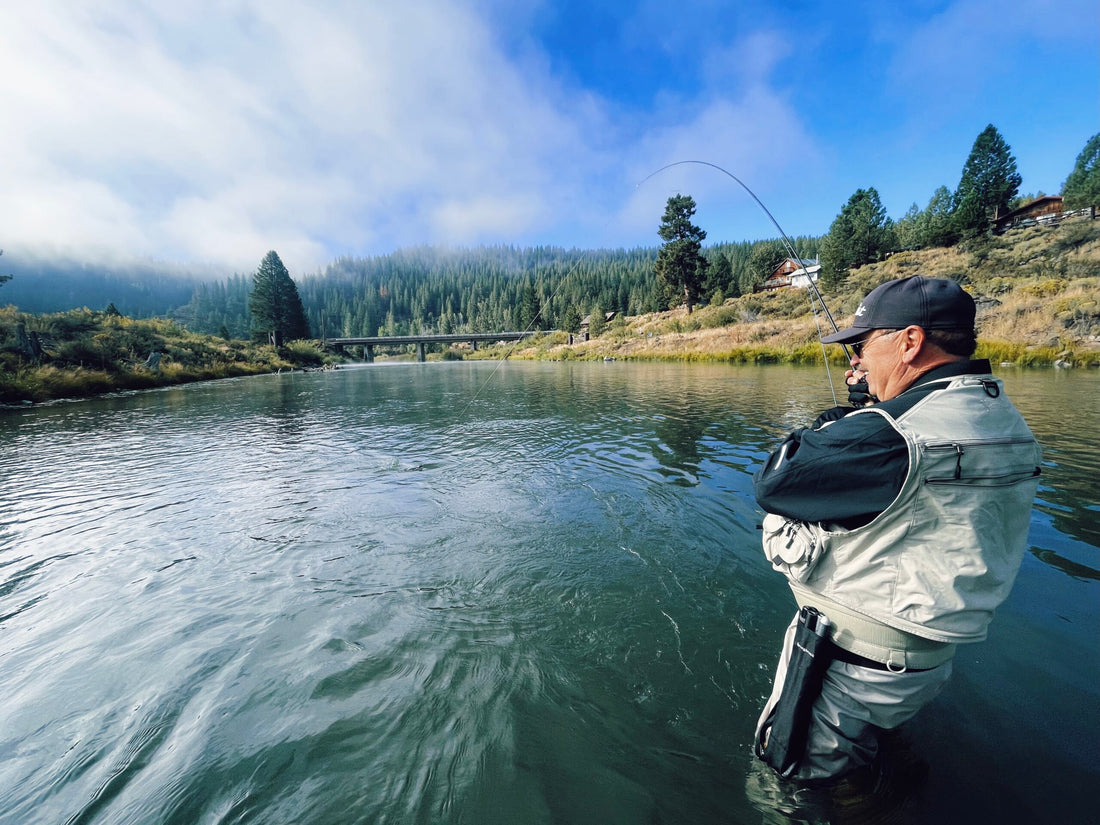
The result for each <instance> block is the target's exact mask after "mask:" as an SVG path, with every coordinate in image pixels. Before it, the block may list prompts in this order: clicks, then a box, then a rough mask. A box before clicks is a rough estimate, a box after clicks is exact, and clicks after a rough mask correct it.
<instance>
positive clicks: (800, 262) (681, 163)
mask: <svg viewBox="0 0 1100 825" xmlns="http://www.w3.org/2000/svg"><path fill="white" fill-rule="evenodd" d="M686 164H696V165H699V166H709V167H710V168H711V169H717V170H718V171H719V172H721V173H722V174H723V175H726V176H727V177H729V178H732V179H733V180H734V181H735V182H736V183H737V184H738V185H740V187H741V188H742V189H744V190H745V191H746V192H748V193H749V196H750V197H751V198H752V199H753V200H754V201H756V205H757V206H759V207H760V208H761V209H762V210H764V214H765V215H767V216H768V218H769V219H770V220H771V222H772V224H773V225H774V226H775V228H776V230H777V231H778V232H779V234H780V236H781V237H782V239H783V245H784V246H785V247H786V248H787V252H788V253H789V254H790V256H791V257H792V258H794V259H795V260H796V261H798V265H799V266H800V267H801V268H802V272H803V273H805V275H806V280H807V282H808V283H809V285H810V309H811V310H812V311H813V314H814V322H815V323H816V324H817V338H818V340H819V341H821V338H822V335H821V324H820V323H819V322H818V318H817V308H816V307H815V306H814V296H815V295H816V296H817V300H818V301H820V302H821V308H822V309H823V310H824V311H825V317H826V318H828V319H829V323H830V324H831V325H832V327H833V332H840V328H839V327H838V326H837V325H836V321H835V320H833V314H832V313H831V312H829V307H828V305H827V304H826V303H825V298H824V296H822V294H821V290H819V289H818V288H817V284H816V283H815V282H814V279H813V276H811V275H810V272H809V270H808V269H807V268H806V264H805V262H804V261H803V260H802V256H800V255H799V254H798V252H796V251H795V248H794V244H793V243H791V239H790V238H789V237H787V233H786V232H784V231H783V227H782V226H780V225H779V221H777V220H776V219H775V216H774V215H773V214H772V213H771V211H770V210H769V209H768V207H766V206H764V202H763V201H762V200H760V198H758V197H756V193H755V192H753V191H752V190H751V189H749V187H748V186H747V185H746V184H745V182H744V181H743V180H741V178H739V177H737V175H735V174H733V173H732V172H730V171H729V170H727V169H723V168H722V167H721V166H719V165H718V164H717V163H711V162H710V161H708V160H678V161H675V162H673V163H669V164H666V165H665V166H662V167H661V168H660V169H658V170H656V171H655V172H651V173H650V174H648V175H646V176H645V177H644V178H642V180H641V181H639V182H638V184H637V186H635V187H634V188H635V189H637V188H638V187H639V186H641V185H642V184H643V183H645V182H646V181H647V180H649V179H650V178H652V177H654V176H655V175H659V174H660V173H661V172H664V171H665V170H666V169H671V168H672V167H674V166H684V165H686ZM841 347H843V349H844V355H845V356H846V357H847V358H848V360H851V354H850V353H849V352H848V345H847V344H841ZM821 355H822V357H823V358H824V359H825V373H826V375H827V376H828V380H829V390H830V392H832V394H833V404H834V405H835V404H836V403H837V401H836V388H835V387H834V386H833V374H832V370H831V369H830V368H829V358H828V356H827V354H826V352H825V342H824V341H821Z"/></svg>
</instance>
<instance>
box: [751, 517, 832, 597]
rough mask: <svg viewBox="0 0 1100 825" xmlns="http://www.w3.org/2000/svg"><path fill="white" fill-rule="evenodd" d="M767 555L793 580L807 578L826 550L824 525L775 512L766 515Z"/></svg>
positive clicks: (777, 567)
mask: <svg viewBox="0 0 1100 825" xmlns="http://www.w3.org/2000/svg"><path fill="white" fill-rule="evenodd" d="M763 529H764V541H763V543H764V555H765V556H766V557H767V559H768V561H769V562H771V565H772V567H774V568H775V569H776V570H778V571H779V572H780V573H782V574H783V575H784V576H786V577H787V578H788V579H789V580H790V581H795V582H804V581H806V580H807V579H808V578H809V577H810V574H811V573H812V572H813V569H814V567H816V566H817V563H818V561H819V560H820V559H821V554H822V552H823V551H824V543H823V541H822V535H821V529H820V528H819V527H817V526H816V525H813V524H810V523H808V522H805V521H795V520H793V519H788V518H784V517H783V516H779V515H776V514H775V513H768V514H767V515H766V516H764V524H763Z"/></svg>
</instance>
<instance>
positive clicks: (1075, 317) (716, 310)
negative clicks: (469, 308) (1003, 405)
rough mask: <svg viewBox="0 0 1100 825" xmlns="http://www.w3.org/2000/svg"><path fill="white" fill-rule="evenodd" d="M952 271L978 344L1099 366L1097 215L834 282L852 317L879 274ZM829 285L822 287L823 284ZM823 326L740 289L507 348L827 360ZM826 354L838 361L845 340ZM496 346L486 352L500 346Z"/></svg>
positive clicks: (1003, 355) (900, 259)
mask: <svg viewBox="0 0 1100 825" xmlns="http://www.w3.org/2000/svg"><path fill="white" fill-rule="evenodd" d="M918 274H921V275H928V276H932V277H941V278H952V279H954V280H956V281H959V282H960V283H961V284H963V286H964V287H965V288H966V289H967V290H968V291H969V292H970V293H971V294H972V295H973V296H974V298H975V300H976V301H977V303H978V332H979V347H978V355H979V356H980V357H985V358H989V359H990V360H992V361H993V362H994V363H1002V362H1008V363H1013V364H1018V365H1021V366H1044V365H1053V364H1055V363H1060V364H1063V365H1073V366H1092V367H1095V366H1100V221H1089V220H1078V221H1070V222H1066V223H1063V224H1061V225H1058V226H1055V227H1049V228H1048V227H1030V228H1028V229H1024V230H1018V231H1014V232H1010V233H1007V234H1005V235H1003V236H1000V237H994V238H986V239H980V240H978V241H973V242H970V243H968V244H961V245H959V246H956V247H951V248H942V249H928V250H920V251H913V252H900V253H897V254H895V255H892V256H891V257H890V258H888V259H887V260H885V261H882V262H880V263H876V264H871V265H869V266H865V267H862V268H860V269H858V270H854V271H853V272H852V273H851V274H850V275H849V277H848V278H847V280H846V281H845V282H844V284H843V286H842V288H841V289H840V290H838V291H835V292H831V293H830V292H827V293H826V295H825V298H826V301H827V302H828V304H829V309H830V310H831V311H832V313H833V315H834V317H835V319H836V322H837V324H838V325H840V326H845V325H847V323H848V322H849V321H850V320H851V319H852V314H853V313H854V312H855V310H856V308H857V307H858V306H859V301H860V298H861V297H862V296H863V295H865V294H866V293H867V292H869V291H870V290H871V289H873V288H874V287H875V286H877V285H878V284H880V283H882V282H883V281H887V280H890V279H892V278H899V277H905V276H910V275H918ZM823 291H824V289H823ZM819 327H820V329H821V334H826V333H827V332H831V331H832V330H831V327H830V326H829V322H828V320H827V319H826V318H825V317H824V315H822V314H821V313H820V312H819V313H818V316H817V317H816V318H815V316H814V314H813V313H812V311H811V307H810V300H809V295H808V293H807V292H806V291H805V290H799V289H787V290H780V291H777V292H772V293H767V294H764V293H760V294H755V295H745V296H742V297H740V298H735V299H729V300H726V301H725V302H724V303H723V304H722V305H720V306H706V307H700V308H697V309H696V310H695V312H693V313H692V314H691V315H688V314H687V312H686V311H685V310H684V309H683V308H680V309H676V310H671V311H669V312H662V313H655V314H652V315H642V316H637V317H629V318H619V319H616V320H615V321H613V322H612V323H611V324H610V325H609V326H608V328H607V329H606V330H605V331H604V332H603V333H602V334H601V335H600V336H599V337H597V338H594V339H592V340H591V341H588V342H584V343H575V344H572V345H570V344H568V343H567V336H566V335H565V334H564V333H551V334H547V335H543V336H540V337H539V338H537V339H534V340H531V341H529V342H525V343H524V344H523V345H521V346H519V347H513V348H512V349H511V351H510V355H509V357H512V358H534V359H550V360H568V359H588V360H600V359H605V358H617V359H628V360H629V359H637V360H643V359H647V360H670V361H724V362H731V363H821V361H822V360H823V356H822V347H821V345H820V344H819V343H818V333H819ZM828 349H829V353H828V354H829V357H830V358H831V359H834V360H836V361H837V362H838V363H843V360H844V358H843V352H842V351H841V348H840V347H829V348H828ZM508 351H509V350H508V348H506V347H497V348H494V349H491V350H486V351H484V352H479V353H478V356H479V357H491V358H495V357H500V355H501V354H502V353H504V352H508Z"/></svg>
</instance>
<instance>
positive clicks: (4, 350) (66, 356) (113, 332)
mask: <svg viewBox="0 0 1100 825" xmlns="http://www.w3.org/2000/svg"><path fill="white" fill-rule="evenodd" d="M151 356H152V357H151ZM325 357H326V356H325V355H324V354H323V353H322V351H321V349H320V347H319V346H318V345H317V344H316V343H312V342H308V341H297V342H293V343H291V344H290V345H288V346H286V347H279V348H275V347H271V346H260V345H258V344H253V343H250V342H247V341H230V340H223V339H221V338H216V337H214V336H210V335H195V334H193V333H190V332H188V331H187V330H185V329H183V328H182V327H180V326H179V325H178V324H175V323H173V322H171V321H165V320H160V319H152V320H134V319H132V318H126V317H123V316H121V315H117V314H108V313H105V312H92V311H90V310H87V309H80V310H72V311H70V312H59V313H53V314H50V315H28V314H26V313H22V312H19V311H17V310H15V309H13V308H12V307H7V308H0V404H19V403H28V402H39V401H48V400H52V399H57V398H78V397H85V396H90V395H97V394H100V393H105V392H114V391H119V390H132V389H148V388H151V387H160V386H166V385H170V384H182V383H187V382H190V381H204V380H208V379H212V378H230V377H234V376H241V375H255V374H259V373H267V372H276V371H278V370H290V369H295V368H301V367H316V366H320V365H322V363H323V361H324V358H325Z"/></svg>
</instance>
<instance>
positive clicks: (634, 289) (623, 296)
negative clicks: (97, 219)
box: [174, 238, 818, 337]
mask: <svg viewBox="0 0 1100 825" xmlns="http://www.w3.org/2000/svg"><path fill="white" fill-rule="evenodd" d="M795 246H796V248H797V249H798V252H799V254H800V255H803V256H804V257H814V255H815V254H816V251H817V246H818V239H815V238H799V239H797V240H796V241H795ZM780 249H781V247H780V245H779V243H778V241H764V242H742V243H736V244H716V245H714V246H712V247H709V248H708V249H707V250H706V255H707V259H708V281H707V290H706V298H707V299H708V300H713V299H715V298H717V299H718V300H719V301H721V300H722V299H723V298H725V297H736V296H737V295H741V294H742V293H743V292H745V291H750V292H751V290H752V285H753V284H754V283H759V282H760V281H761V280H762V278H763V274H764V273H765V270H766V269H767V268H768V267H769V266H770V265H771V263H772V262H773V261H774V259H775V258H776V256H777V255H778V254H780V252H779V250H780ZM656 259H657V248H656V247H652V248H641V249H631V250H624V249H619V250H608V249H600V250H577V249H569V250H567V249H562V248H559V247H534V248H524V249H518V248H515V247H507V246H499V247H479V248H474V249H443V248H439V247H416V248H412V249H404V250H400V251H398V252H395V253H393V254H390V255H384V256H378V257H371V258H350V257H345V258H340V259H338V260H336V261H334V262H333V263H332V264H330V265H329V266H328V267H326V268H325V270H324V271H323V272H320V273H317V274H314V275H309V276H306V277H305V278H299V279H298V289H299V293H300V294H301V297H302V302H303V304H304V305H305V309H306V314H307V316H308V319H309V324H310V327H311V329H312V330H313V333H314V335H315V336H316V337H321V336H322V334H324V335H326V336H330V337H331V336H346V335H400V334H408V333H416V332H439V333H451V332H469V331H473V332H480V331H486V332H489V331H499V330H505V329H528V328H540V329H549V328H567V327H569V326H570V324H569V319H570V318H571V317H572V318H574V319H576V321H579V320H580V318H581V317H582V316H584V315H587V314H588V313H590V312H592V311H593V310H596V309H602V310H603V311H605V312H609V311H614V312H618V313H620V314H629V315H637V314H640V313H643V312H656V311H658V310H663V309H665V308H667V303H666V302H665V301H664V298H663V295H662V292H661V289H660V287H659V285H658V283H657V279H656V276H655V274H654V263H655V261H656ZM250 289H251V279H250V278H245V277H240V276H235V277H232V278H228V279H226V280H224V281H220V282H217V283H211V284H202V285H200V286H199V287H198V288H197V289H196V290H195V292H194V295H193V296H192V298H191V301H190V302H189V303H188V304H187V305H186V306H185V307H183V308H181V309H179V310H178V311H177V312H175V313H174V317H176V319H177V320H179V321H180V322H181V323H184V324H186V325H187V327H188V328H189V329H192V330H194V331H196V332H209V333H212V334H229V335H231V336H233V337H247V335H248V329H249V313H248V294H249V291H250Z"/></svg>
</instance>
